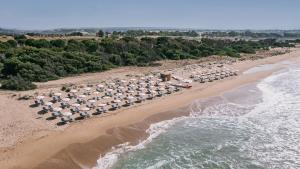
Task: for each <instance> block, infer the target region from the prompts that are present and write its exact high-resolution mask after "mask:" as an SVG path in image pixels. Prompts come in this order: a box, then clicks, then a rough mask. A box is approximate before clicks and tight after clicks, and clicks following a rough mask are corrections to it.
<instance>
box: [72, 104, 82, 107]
mask: <svg viewBox="0 0 300 169" xmlns="http://www.w3.org/2000/svg"><path fill="white" fill-rule="evenodd" d="M71 106H73V107H80V104H77V103H74V104H72V105H71Z"/></svg>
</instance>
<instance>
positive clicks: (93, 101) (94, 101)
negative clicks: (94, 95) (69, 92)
mask: <svg viewBox="0 0 300 169" xmlns="http://www.w3.org/2000/svg"><path fill="white" fill-rule="evenodd" d="M88 102H90V103H96V100H89V101H88Z"/></svg>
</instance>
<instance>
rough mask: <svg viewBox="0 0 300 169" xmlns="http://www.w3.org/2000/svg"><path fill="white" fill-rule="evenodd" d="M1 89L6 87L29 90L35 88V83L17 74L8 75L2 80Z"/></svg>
mask: <svg viewBox="0 0 300 169" xmlns="http://www.w3.org/2000/svg"><path fill="white" fill-rule="evenodd" d="M1 88H2V89H8V90H20V91H22V90H31V89H35V88H36V85H35V84H33V83H32V82H30V81H28V80H25V79H24V78H22V77H21V76H20V75H17V76H9V78H8V79H7V80H4V81H3V82H2V86H1Z"/></svg>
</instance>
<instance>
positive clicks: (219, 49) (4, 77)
mask: <svg viewBox="0 0 300 169" xmlns="http://www.w3.org/2000/svg"><path fill="white" fill-rule="evenodd" d="M279 46H280V47H282V46H287V47H292V45H291V44H289V43H287V42H277V41H276V40H275V39H266V40H261V41H242V40H240V41H230V40H213V39H202V41H201V42H199V41H195V40H186V39H183V38H167V37H158V38H149V37H145V38H141V39H139V38H134V37H123V38H121V39H114V38H108V37H106V38H103V39H102V40H92V39H90V40H73V39H72V40H46V39H40V40H34V39H26V37H25V36H16V37H15V40H11V41H7V42H0V81H2V82H1V83H2V88H3V89H10V90H28V89H32V88H35V87H36V86H35V85H34V84H33V83H32V82H45V81H49V80H54V79H58V78H60V77H64V76H68V75H72V74H79V73H85V72H96V71H105V70H108V69H111V68H114V67H118V66H128V65H137V66H148V65H151V64H153V62H155V61H159V60H163V59H173V60H178V59H197V58H201V57H206V56H210V55H228V56H231V57H239V56H240V53H255V51H256V50H258V49H269V47H279Z"/></svg>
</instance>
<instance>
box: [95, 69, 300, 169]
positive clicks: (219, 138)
mask: <svg viewBox="0 0 300 169" xmlns="http://www.w3.org/2000/svg"><path fill="white" fill-rule="evenodd" d="M190 111H191V116H190V117H181V118H177V119H174V120H168V121H165V122H160V123H158V124H154V125H152V126H151V128H150V129H149V130H148V132H149V133H150V134H151V137H150V138H149V139H147V140H145V141H142V142H141V143H140V144H139V145H137V146H127V145H122V146H120V147H119V148H116V149H115V151H112V152H111V153H110V154H108V155H106V156H105V157H103V158H101V159H100V160H99V161H98V163H99V165H98V166H97V167H96V168H113V169H156V168H159V169H160V168H162V169H176V168H178V169H181V168H191V169H193V168H205V169H299V168H300V68H298V67H297V66H291V67H289V68H288V69H287V70H285V71H282V72H279V73H277V74H274V75H272V76H270V77H268V78H266V79H264V80H262V81H261V82H259V83H257V84H252V85H247V86H243V87H241V88H239V89H236V90H233V91H229V92H226V93H224V94H223V95H222V96H218V97H214V98H210V99H207V100H199V101H195V102H194V103H193V104H192V105H191V107H190Z"/></svg>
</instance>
